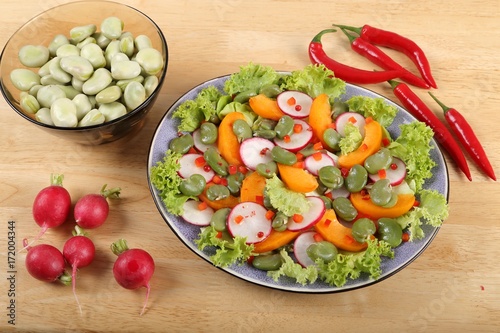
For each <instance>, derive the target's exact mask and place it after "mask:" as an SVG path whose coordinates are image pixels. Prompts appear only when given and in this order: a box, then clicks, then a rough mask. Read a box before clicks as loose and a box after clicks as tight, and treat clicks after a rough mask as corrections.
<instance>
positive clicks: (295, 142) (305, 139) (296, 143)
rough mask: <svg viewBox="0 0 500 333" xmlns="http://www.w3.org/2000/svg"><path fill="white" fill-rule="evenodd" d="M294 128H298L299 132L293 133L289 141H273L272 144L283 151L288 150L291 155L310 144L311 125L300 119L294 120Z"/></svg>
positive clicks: (311, 136)
mask: <svg viewBox="0 0 500 333" xmlns="http://www.w3.org/2000/svg"><path fill="white" fill-rule="evenodd" d="M293 121H294V123H295V126H298V127H297V128H300V132H295V131H294V132H293V133H292V134H291V135H290V138H289V139H290V140H286V141H285V140H284V139H278V138H276V139H274V143H275V144H276V145H277V146H280V147H281V148H283V149H286V150H289V151H291V152H293V153H295V152H297V151H299V150H301V149H302V148H304V147H305V146H307V145H308V144H309V142H311V140H312V138H313V132H312V128H311V125H309V124H308V123H306V122H305V121H303V120H300V119H294V120H293Z"/></svg>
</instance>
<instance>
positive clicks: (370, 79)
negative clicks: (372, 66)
mask: <svg viewBox="0 0 500 333" xmlns="http://www.w3.org/2000/svg"><path fill="white" fill-rule="evenodd" d="M335 31H337V30H335V29H327V30H323V31H321V32H320V33H318V34H317V35H316V36H314V38H313V39H312V41H311V42H310V43H309V59H310V60H311V62H312V63H313V64H323V65H325V67H326V68H328V69H330V70H332V71H333V73H334V75H335V77H337V78H339V79H341V80H344V81H347V82H350V83H357V84H372V83H380V82H384V81H387V80H392V79H395V78H397V77H399V76H400V75H401V71H400V70H390V71H369V70H363V69H359V68H355V67H351V66H347V65H344V64H342V63H339V62H337V61H335V60H333V59H332V58H330V57H328V55H327V54H326V53H325V51H324V50H323V45H322V44H321V37H322V36H323V35H324V34H326V33H329V32H335Z"/></svg>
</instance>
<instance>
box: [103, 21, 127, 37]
mask: <svg viewBox="0 0 500 333" xmlns="http://www.w3.org/2000/svg"><path fill="white" fill-rule="evenodd" d="M123 26H124V23H123V21H122V20H121V19H120V18H118V17H116V16H110V17H107V18H105V19H104V20H103V21H102V22H101V26H100V31H101V33H102V34H103V35H104V36H106V37H107V38H109V39H118V38H120V36H121V34H122V32H123Z"/></svg>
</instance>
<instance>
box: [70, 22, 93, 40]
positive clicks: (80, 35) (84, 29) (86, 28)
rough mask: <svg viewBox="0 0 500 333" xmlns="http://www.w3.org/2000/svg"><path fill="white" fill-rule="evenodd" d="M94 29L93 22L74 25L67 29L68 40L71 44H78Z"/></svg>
mask: <svg viewBox="0 0 500 333" xmlns="http://www.w3.org/2000/svg"><path fill="white" fill-rule="evenodd" d="M96 30H97V27H96V25H95V24H87V25H82V26H78V27H74V28H72V29H71V30H70V31H69V37H70V42H71V43H73V44H78V43H80V42H81V41H83V40H85V39H86V38H87V37H90V36H91V35H92V34H93V33H94V32H95V31H96Z"/></svg>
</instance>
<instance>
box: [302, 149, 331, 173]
mask: <svg viewBox="0 0 500 333" xmlns="http://www.w3.org/2000/svg"><path fill="white" fill-rule="evenodd" d="M304 165H305V167H306V170H307V171H309V172H310V173H312V174H313V175H315V176H317V175H318V172H319V169H321V168H322V167H324V166H335V161H334V160H333V159H332V158H331V157H330V156H329V155H327V154H326V153H320V154H318V155H316V154H313V155H309V156H308V157H306V159H305V160H304Z"/></svg>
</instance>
